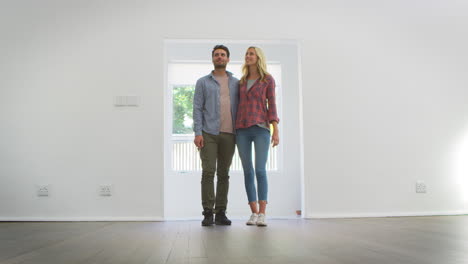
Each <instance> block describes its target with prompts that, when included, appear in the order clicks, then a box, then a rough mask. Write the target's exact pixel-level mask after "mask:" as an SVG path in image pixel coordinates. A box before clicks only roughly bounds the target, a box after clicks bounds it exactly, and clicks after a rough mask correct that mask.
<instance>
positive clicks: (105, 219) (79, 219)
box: [0, 216, 164, 222]
mask: <svg viewBox="0 0 468 264" xmlns="http://www.w3.org/2000/svg"><path fill="white" fill-rule="evenodd" d="M133 221H135V222H154V221H156V222H160V221H164V218H162V217H160V216H154V217H104V216H103V217H0V222H133Z"/></svg>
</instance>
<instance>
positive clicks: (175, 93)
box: [168, 62, 281, 172]
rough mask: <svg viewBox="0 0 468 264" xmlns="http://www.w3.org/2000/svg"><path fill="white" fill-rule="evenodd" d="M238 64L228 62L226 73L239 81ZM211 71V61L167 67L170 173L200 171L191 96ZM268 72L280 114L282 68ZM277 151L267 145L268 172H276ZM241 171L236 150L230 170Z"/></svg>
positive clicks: (239, 66) (271, 65)
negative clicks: (229, 73)
mask: <svg viewBox="0 0 468 264" xmlns="http://www.w3.org/2000/svg"><path fill="white" fill-rule="evenodd" d="M241 67H242V64H241V63H238V62H237V63H236V62H231V63H229V65H228V70H229V71H231V72H232V73H233V74H234V76H236V77H237V78H240V77H241V76H242V75H241ZM212 69H213V65H212V63H211V62H201V63H200V62H173V63H169V64H168V86H169V87H168V88H169V89H170V90H171V91H172V92H171V95H172V140H171V144H172V162H171V163H172V170H173V171H179V172H183V171H199V170H201V162H200V158H199V153H198V150H197V148H196V147H195V145H194V144H193V137H194V136H193V130H192V128H193V119H192V108H193V95H194V92H195V83H196V81H197V80H198V78H200V77H202V76H205V75H207V74H208V73H209V72H210V71H211V70H212ZM268 70H269V72H270V73H271V74H272V75H273V77H275V81H276V97H277V98H276V100H277V106H278V111H279V112H281V109H280V108H281V65H280V64H278V63H276V64H275V63H272V64H269V65H268ZM277 156H278V155H277V148H272V147H271V146H270V152H269V159H268V162H267V170H269V171H275V170H278V158H277ZM240 170H242V164H241V162H240V158H239V156H238V154H237V149H236V152H235V154H234V158H233V161H232V165H231V171H240Z"/></svg>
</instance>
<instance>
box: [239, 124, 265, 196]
mask: <svg viewBox="0 0 468 264" xmlns="http://www.w3.org/2000/svg"><path fill="white" fill-rule="evenodd" d="M252 142H253V145H254V147H255V169H254V166H253V161H252ZM236 144H237V149H238V151H239V156H240V159H241V162H242V167H243V169H244V184H245V191H246V192H247V198H248V200H249V203H250V202H256V201H257V191H256V188H255V179H254V177H255V176H256V178H257V186H258V201H267V196H268V180H267V175H266V162H267V159H268V150H269V148H270V131H268V130H267V129H265V128H262V127H259V126H257V125H255V126H251V127H248V128H241V129H237V131H236Z"/></svg>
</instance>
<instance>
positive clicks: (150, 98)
mask: <svg viewBox="0 0 468 264" xmlns="http://www.w3.org/2000/svg"><path fill="white" fill-rule="evenodd" d="M467 12H468V6H467V4H466V3H464V2H462V1H454V0H449V1H442V0H440V1H410V2H409V1H392V2H391V3H390V2H389V1H383V0H382V1H363V0H361V1H338V0H335V1H308V2H304V1H294V0H293V1H288V2H284V1H257V2H255V3H252V2H250V1H237V2H235V3H229V4H223V3H220V2H217V1H171V2H167V3H166V2H162V1H161V2H150V1H132V2H130V1H127V2H126V3H124V1H121V2H120V3H119V2H116V1H52V0H49V1H40V2H36V1H12V0H10V1H2V2H1V4H0V22H1V23H0V39H1V41H0V106H1V111H0V124H1V127H0V218H2V219H25V220H28V219H64V220H66V219H89V220H92V219H161V217H162V214H163V201H162V186H163V171H164V170H163V159H164V158H163V130H162V127H163V125H164V121H163V118H164V116H163V98H164V96H163V89H164V86H163V85H164V65H163V63H162V61H163V45H164V39H168V38H169V39H177V38H184V39H197V38H200V39H296V40H298V41H300V43H301V51H302V52H301V54H302V57H301V60H302V93H303V98H302V99H303V118H304V175H305V190H306V197H305V201H306V208H305V209H306V213H307V216H308V217H327V216H360V215H363V216H374V215H375V216H376V215H417V214H445V213H461V212H467V210H466V209H467V208H466V201H465V198H464V197H465V196H464V195H466V192H468V189H467V188H466V186H465V185H463V184H460V183H464V182H466V181H465V180H464V177H466V173H468V169H467V167H466V165H465V164H464V162H463V161H464V160H466V158H467V155H468V154H467V153H468V150H466V149H467V148H468V143H467V142H468V139H467V138H468V89H466V87H467V86H468V77H467V74H466V72H467V70H468V64H467V61H468V51H467V49H466V47H467V46H468V45H467V44H468V36H467V35H466V34H465V33H466V28H467V26H468V17H467V16H466V14H467ZM116 95H138V96H140V98H141V105H140V106H139V107H137V108H123V109H121V108H120V109H117V108H115V107H113V97H114V96H116ZM416 180H423V181H425V182H426V184H427V186H428V193H427V194H415V192H414V182H415V181H416ZM38 183H39V184H42V183H48V184H51V185H52V195H51V197H49V198H38V197H36V196H35V193H34V185H35V184H38ZM103 183H113V184H114V185H115V195H114V196H112V197H110V198H101V197H98V196H97V195H96V192H97V185H99V184H103ZM463 189H465V190H466V192H463ZM271 195H275V194H271ZM277 195H280V194H277Z"/></svg>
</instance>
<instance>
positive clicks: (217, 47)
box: [211, 45, 230, 58]
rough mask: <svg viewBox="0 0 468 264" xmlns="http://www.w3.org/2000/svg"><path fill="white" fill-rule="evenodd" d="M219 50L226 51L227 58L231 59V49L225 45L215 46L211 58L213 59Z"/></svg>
mask: <svg viewBox="0 0 468 264" xmlns="http://www.w3.org/2000/svg"><path fill="white" fill-rule="evenodd" d="M217 49H222V50H224V51H225V52H226V53H227V57H228V58H229V55H230V53H229V49H228V48H227V47H226V46H224V45H216V46H214V48H213V51H212V52H211V57H213V55H214V52H215V50H217Z"/></svg>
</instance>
